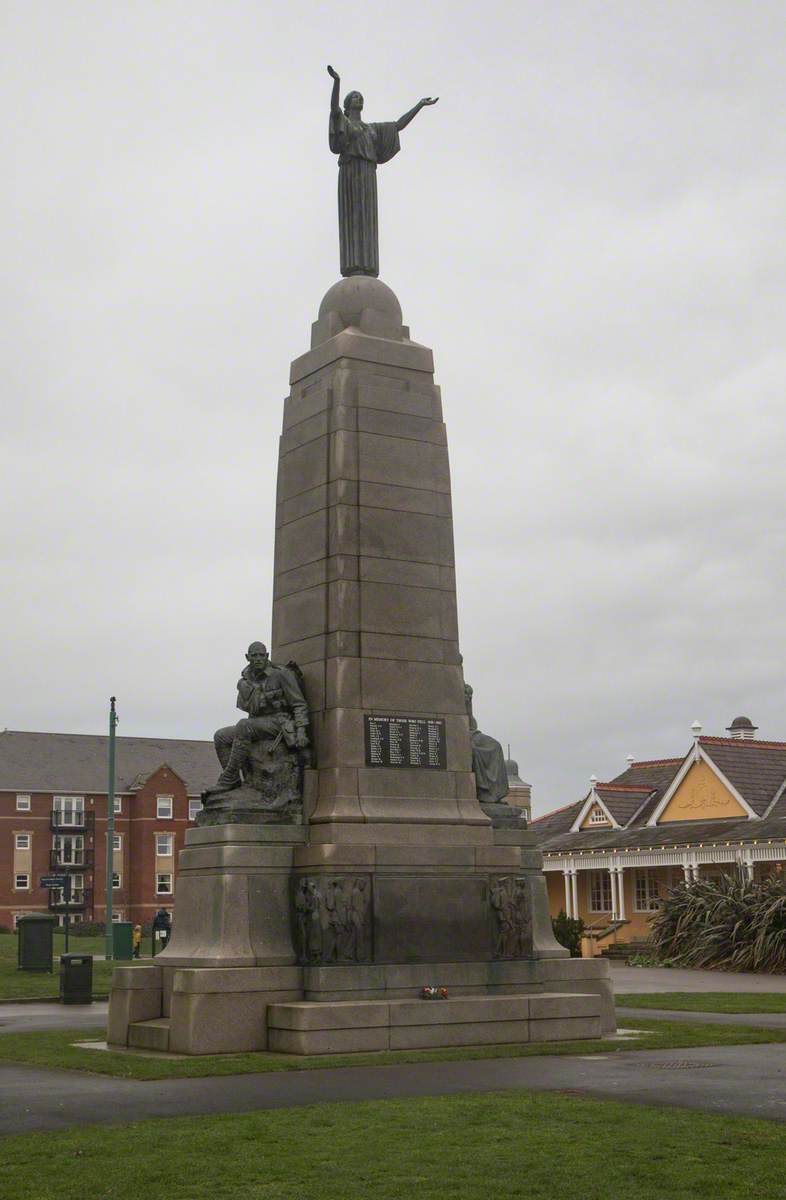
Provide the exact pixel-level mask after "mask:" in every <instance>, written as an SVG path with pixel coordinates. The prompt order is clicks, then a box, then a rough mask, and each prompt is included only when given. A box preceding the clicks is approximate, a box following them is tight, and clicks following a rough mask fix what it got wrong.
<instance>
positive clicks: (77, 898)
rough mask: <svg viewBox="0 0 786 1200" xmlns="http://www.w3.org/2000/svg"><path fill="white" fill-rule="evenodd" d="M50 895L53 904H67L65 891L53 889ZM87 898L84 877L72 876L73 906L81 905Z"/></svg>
mask: <svg viewBox="0 0 786 1200" xmlns="http://www.w3.org/2000/svg"><path fill="white" fill-rule="evenodd" d="M49 895H50V897H51V899H52V903H53V904H65V889H64V888H51V889H50V892H49ZM84 898H85V877H84V875H72V876H71V904H81V903H82V901H83V900H84Z"/></svg>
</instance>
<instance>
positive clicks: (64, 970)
mask: <svg viewBox="0 0 786 1200" xmlns="http://www.w3.org/2000/svg"><path fill="white" fill-rule="evenodd" d="M60 1003H61V1004H92V1003H93V956H92V954H61V955H60Z"/></svg>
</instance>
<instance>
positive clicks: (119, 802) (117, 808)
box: [113, 796, 123, 816]
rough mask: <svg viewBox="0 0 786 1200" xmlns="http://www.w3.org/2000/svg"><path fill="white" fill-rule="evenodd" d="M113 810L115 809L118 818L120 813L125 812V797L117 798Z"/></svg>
mask: <svg viewBox="0 0 786 1200" xmlns="http://www.w3.org/2000/svg"><path fill="white" fill-rule="evenodd" d="M113 809H114V813H115V816H117V815H118V813H122V811H123V797H122V796H115V802H114V805H113Z"/></svg>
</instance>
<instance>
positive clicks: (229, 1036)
mask: <svg viewBox="0 0 786 1200" xmlns="http://www.w3.org/2000/svg"><path fill="white" fill-rule="evenodd" d="M302 995H303V991H302V973H301V971H300V968H299V967H247V968H221V967H213V968H192V969H187V968H186V969H180V970H176V971H175V972H174V976H173V980H172V993H171V998H170V1007H169V1049H170V1050H171V1051H172V1052H173V1053H175V1054H238V1053H240V1052H243V1051H247V1050H265V1049H267V1010H268V1005H269V1004H272V1003H275V1002H281V1001H284V1000H298V999H300V997H301V996H302Z"/></svg>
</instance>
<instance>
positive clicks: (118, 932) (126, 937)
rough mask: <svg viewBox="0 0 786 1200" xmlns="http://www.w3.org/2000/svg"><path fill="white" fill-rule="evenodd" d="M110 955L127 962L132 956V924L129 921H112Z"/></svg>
mask: <svg viewBox="0 0 786 1200" xmlns="http://www.w3.org/2000/svg"><path fill="white" fill-rule="evenodd" d="M112 957H113V958H114V959H125V960H127V961H128V962H130V961H131V959H132V958H133V957H134V926H133V924H132V922H131V921H114V922H113V923H112Z"/></svg>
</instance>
